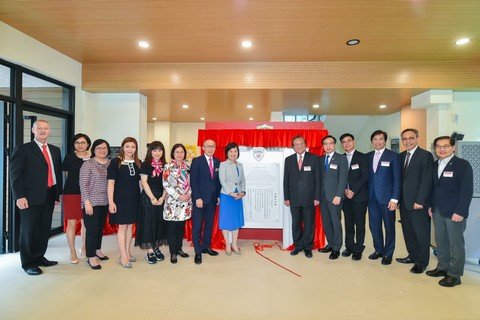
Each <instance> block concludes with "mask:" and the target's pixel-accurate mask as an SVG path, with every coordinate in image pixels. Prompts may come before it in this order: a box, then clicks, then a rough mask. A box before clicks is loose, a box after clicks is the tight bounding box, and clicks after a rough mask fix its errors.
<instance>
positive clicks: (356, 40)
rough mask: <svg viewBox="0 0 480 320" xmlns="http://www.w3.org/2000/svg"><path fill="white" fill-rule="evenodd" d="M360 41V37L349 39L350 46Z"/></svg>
mask: <svg viewBox="0 0 480 320" xmlns="http://www.w3.org/2000/svg"><path fill="white" fill-rule="evenodd" d="M359 43H360V40H358V39H350V40H348V41H347V45H348V46H356V45H357V44H359Z"/></svg>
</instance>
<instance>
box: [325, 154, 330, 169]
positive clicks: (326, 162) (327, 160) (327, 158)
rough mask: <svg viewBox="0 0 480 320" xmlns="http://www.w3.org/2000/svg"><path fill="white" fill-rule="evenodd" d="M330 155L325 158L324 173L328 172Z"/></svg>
mask: <svg viewBox="0 0 480 320" xmlns="http://www.w3.org/2000/svg"><path fill="white" fill-rule="evenodd" d="M329 160H330V155H327V157H326V158H325V171H327V170H328V164H329V163H330V161H329Z"/></svg>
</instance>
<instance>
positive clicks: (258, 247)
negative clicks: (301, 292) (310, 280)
mask: <svg viewBox="0 0 480 320" xmlns="http://www.w3.org/2000/svg"><path fill="white" fill-rule="evenodd" d="M274 246H275V247H278V248H279V249H280V250H282V251H287V250H285V249H282V247H281V246H280V245H279V244H278V242H274V243H272V244H260V243H258V242H254V243H253V248H254V249H255V252H256V253H257V254H258V255H260V256H261V257H262V258H264V259H267V260H268V261H270V262H271V263H273V264H275V265H277V266H279V267H280V268H282V269H284V270H286V271H288V272H290V273H291V274H294V275H296V276H297V277H300V278H301V277H302V276H301V275H299V274H298V273H296V272H294V271H292V270H290V269H288V268H286V267H284V266H282V265H281V264H279V263H277V262H275V261H273V260H272V259H270V258H268V257H266V256H264V255H263V254H261V253H260V251H263V250H264V249H265V248H269V249H270V248H273V247H274Z"/></svg>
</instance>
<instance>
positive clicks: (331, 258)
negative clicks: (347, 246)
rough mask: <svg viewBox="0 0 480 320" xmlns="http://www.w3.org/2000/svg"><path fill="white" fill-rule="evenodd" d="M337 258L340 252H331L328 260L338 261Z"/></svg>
mask: <svg viewBox="0 0 480 320" xmlns="http://www.w3.org/2000/svg"><path fill="white" fill-rule="evenodd" d="M338 257H340V251H332V253H330V256H329V257H328V259H330V260H335V259H338Z"/></svg>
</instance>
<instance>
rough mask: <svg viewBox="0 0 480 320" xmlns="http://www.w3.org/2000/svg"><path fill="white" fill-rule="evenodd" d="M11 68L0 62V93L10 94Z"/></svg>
mask: <svg viewBox="0 0 480 320" xmlns="http://www.w3.org/2000/svg"><path fill="white" fill-rule="evenodd" d="M10 82H11V81H10V68H9V67H7V66H4V65H1V64H0V95H4V96H7V97H8V96H10V88H11V84H10Z"/></svg>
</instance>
